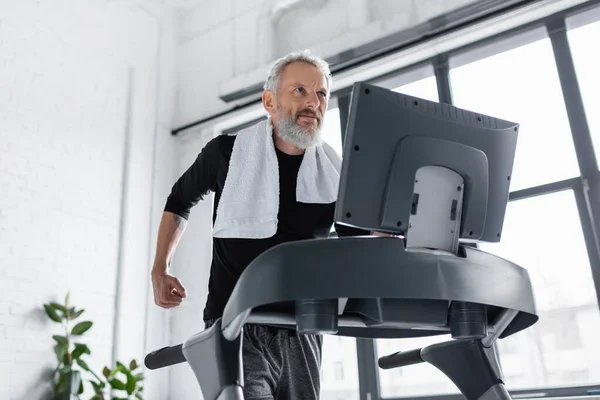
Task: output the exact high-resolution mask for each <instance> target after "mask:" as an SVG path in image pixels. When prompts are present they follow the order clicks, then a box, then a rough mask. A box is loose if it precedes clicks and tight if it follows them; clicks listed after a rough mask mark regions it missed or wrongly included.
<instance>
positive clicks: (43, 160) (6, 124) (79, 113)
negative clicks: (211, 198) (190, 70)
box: [0, 0, 174, 400]
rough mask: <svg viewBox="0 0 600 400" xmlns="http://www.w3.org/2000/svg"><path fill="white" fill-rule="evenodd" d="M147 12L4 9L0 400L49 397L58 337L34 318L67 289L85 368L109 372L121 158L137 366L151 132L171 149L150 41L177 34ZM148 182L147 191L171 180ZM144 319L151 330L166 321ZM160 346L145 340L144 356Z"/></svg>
mask: <svg viewBox="0 0 600 400" xmlns="http://www.w3.org/2000/svg"><path fill="white" fill-rule="evenodd" d="M156 11H157V10H156V9H154V8H152V7H149V5H148V4H146V5H145V6H144V8H141V7H138V6H137V5H135V3H133V2H106V1H100V0H88V1H85V2H73V1H67V0H62V1H59V0H55V1H44V2H39V1H33V0H21V1H19V2H3V3H2V6H1V7H0V260H1V261H0V398H2V399H19V400H21V399H38V398H45V397H44V393H46V392H47V390H48V389H49V385H48V384H47V383H46V382H47V381H48V372H49V371H50V370H51V369H52V368H53V367H54V365H55V361H54V354H53V350H52V346H53V340H52V338H51V336H52V334H58V333H60V329H59V328H60V327H59V326H58V325H56V324H54V323H52V322H50V321H49V319H48V318H47V317H46V316H45V314H44V313H43V311H42V308H41V307H42V304H43V303H44V302H49V301H58V302H62V299H63V298H64V294H65V292H66V291H67V290H70V291H71V298H72V301H73V302H74V303H75V305H77V306H78V307H83V308H85V309H86V312H85V313H84V317H87V318H89V319H90V320H92V321H94V323H95V325H94V327H93V328H92V329H91V330H90V331H89V333H88V334H86V336H85V339H84V340H83V341H84V342H85V343H88V344H89V346H90V348H91V349H92V356H91V357H89V358H88V360H89V363H90V365H91V366H92V367H94V368H96V369H97V370H99V369H100V368H101V367H102V366H104V365H107V364H110V363H111V359H112V351H113V327H114V317H115V301H116V278H117V260H118V255H119V248H120V247H119V240H120V236H119V231H120V221H121V219H122V218H123V216H122V215H121V197H122V195H123V186H122V185H123V167H124V160H126V162H127V165H128V169H127V171H128V173H129V175H128V182H129V185H128V186H127V187H126V188H125V193H126V194H127V197H126V199H127V202H126V203H125V213H124V216H125V223H124V236H123V238H122V239H123V243H124V246H123V247H122V253H121V254H122V257H123V261H124V266H125V267H124V269H123V273H122V278H123V280H122V286H121V299H122V303H121V307H120V308H119V310H120V311H119V315H120V316H121V317H122V318H121V320H120V322H121V323H120V328H121V329H120V331H119V332H118V336H117V338H116V342H115V343H116V344H117V345H118V347H117V349H118V353H117V356H118V357H119V358H121V359H124V360H127V359H129V358H131V357H136V358H138V360H140V361H141V358H142V357H143V355H144V353H145V351H146V349H145V348H144V344H145V340H144V336H145V333H146V312H147V310H146V305H147V301H146V300H147V298H148V294H149V293H148V277H147V271H148V269H149V259H150V256H149V254H150V248H149V247H150V240H149V238H150V236H149V235H150V234H151V232H150V229H151V223H150V218H149V217H150V215H151V214H150V213H151V205H152V200H153V195H152V190H153V186H152V176H153V174H152V172H153V168H152V167H153V151H154V144H155V134H156V133H158V134H160V135H162V137H165V136H166V137H168V131H167V130H165V129H164V128H163V129H160V128H159V129H157V128H156V127H157V126H159V127H160V126H164V125H166V126H170V116H171V113H172V109H173V105H172V99H171V98H170V97H172V96H171V94H170V91H171V90H172V88H173V85H172V83H171V82H173V80H174V78H173V73H172V72H168V71H167V72H165V71H161V72H162V73H161V75H160V76H159V75H158V72H159V69H161V68H162V69H163V70H168V69H171V70H172V69H173V67H172V63H173V62H174V61H172V59H173V58H174V57H172V56H173V55H174V53H173V51H172V48H173V47H174V43H173V41H172V40H171V41H163V42H162V46H161V47H160V48H161V50H162V51H166V52H167V54H168V55H169V57H172V58H171V59H170V60H165V61H162V62H161V63H160V65H159V62H158V60H159V54H158V53H157V51H158V49H159V46H158V43H159V34H160V33H161V32H163V33H164V34H165V32H166V34H168V35H170V37H174V33H173V27H172V26H171V27H170V28H169V27H168V26H167V28H166V29H162V30H161V29H159V28H160V27H161V21H160V20H161V19H166V18H168V15H169V14H165V13H160V12H156ZM154 14H156V16H155V15H154ZM157 16H160V18H157ZM171 25H172V24H171ZM169 46H171V49H169ZM130 72H131V74H130ZM159 84H160V86H157V85H159ZM129 85H131V86H129ZM129 87H131V103H130V106H129V107H128V88H129ZM157 118H160V119H159V120H157ZM127 135H129V138H130V143H131V151H130V153H129V154H128V157H127V158H124V152H125V143H126V137H127ZM169 139H170V138H169ZM159 141H160V140H159ZM172 157H173V155H172V153H171V152H169V151H168V150H167V152H165V153H161V154H160V159H157V162H165V160H166V164H167V165H168V163H169V160H170V159H172ZM154 172H155V175H156V176H157V180H159V179H160V177H161V176H163V175H168V174H169V171H168V170H166V169H160V168H157V170H156V171H154ZM153 215H155V213H154V211H153ZM148 315H149V318H150V319H149V321H152V322H153V323H155V324H159V322H157V321H160V320H161V318H164V313H160V312H158V313H157V312H155V311H154V310H149V313H148ZM160 325H162V326H165V324H160ZM163 331H165V330H164V329H163ZM161 334H162V332H151V335H149V338H148V345H150V344H151V343H153V342H154V341H157V340H158V339H156V337H157V336H160V335H161ZM166 374H167V372H166V371H165V372H163V374H162V379H163V381H162V382H163V392H162V395H161V392H160V391H159V390H158V389H157V390H156V391H155V392H154V395H155V396H152V394H153V393H152V392H149V393H148V395H147V398H148V399H152V398H156V399H159V398H160V399H165V398H166V397H165V396H164V392H165V390H166V386H165V385H164V376H166ZM155 382H161V375H157V378H156V379H155ZM152 384H153V383H149V384H148V385H149V386H151V385H152Z"/></svg>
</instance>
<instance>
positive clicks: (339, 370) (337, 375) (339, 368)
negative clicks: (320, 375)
mask: <svg viewBox="0 0 600 400" xmlns="http://www.w3.org/2000/svg"><path fill="white" fill-rule="evenodd" d="M334 368H335V369H334V378H333V379H335V380H336V381H343V380H344V363H343V362H342V361H337V362H336V363H335V364H334Z"/></svg>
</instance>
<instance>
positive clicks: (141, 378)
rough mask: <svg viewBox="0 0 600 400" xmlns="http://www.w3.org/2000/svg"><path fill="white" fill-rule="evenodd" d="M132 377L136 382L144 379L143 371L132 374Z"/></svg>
mask: <svg viewBox="0 0 600 400" xmlns="http://www.w3.org/2000/svg"><path fill="white" fill-rule="evenodd" d="M133 378H134V379H135V380H136V381H137V382H139V381H143V380H144V373H143V372H140V373H139V374H136V375H134V376H133Z"/></svg>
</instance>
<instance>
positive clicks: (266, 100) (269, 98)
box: [262, 89, 277, 115]
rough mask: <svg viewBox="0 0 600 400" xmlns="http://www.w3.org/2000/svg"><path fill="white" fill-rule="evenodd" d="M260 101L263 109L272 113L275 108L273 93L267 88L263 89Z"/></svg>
mask: <svg viewBox="0 0 600 400" xmlns="http://www.w3.org/2000/svg"><path fill="white" fill-rule="evenodd" d="M262 102H263V107H264V108H265V110H267V112H268V113H269V114H271V115H273V114H274V113H275V110H276V108H277V107H276V105H275V94H274V93H273V92H272V91H271V90H269V89H267V90H265V91H264V92H263V94H262Z"/></svg>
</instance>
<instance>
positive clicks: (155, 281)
mask: <svg viewBox="0 0 600 400" xmlns="http://www.w3.org/2000/svg"><path fill="white" fill-rule="evenodd" d="M152 288H153V289H154V303H155V304H156V305H157V306H160V307H162V308H173V307H177V306H178V305H180V304H181V302H182V301H183V299H185V298H186V293H185V288H184V287H183V285H182V284H181V282H180V281H179V279H177V278H176V277H174V276H172V275H170V274H169V273H167V272H154V271H152Z"/></svg>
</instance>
